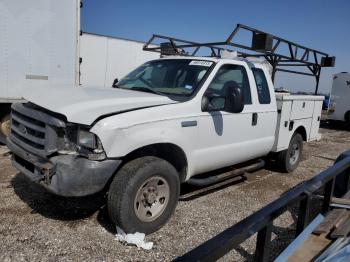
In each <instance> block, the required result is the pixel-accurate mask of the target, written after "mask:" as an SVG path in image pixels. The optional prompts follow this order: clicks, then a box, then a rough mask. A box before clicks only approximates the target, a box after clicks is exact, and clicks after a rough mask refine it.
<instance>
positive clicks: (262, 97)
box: [252, 68, 271, 104]
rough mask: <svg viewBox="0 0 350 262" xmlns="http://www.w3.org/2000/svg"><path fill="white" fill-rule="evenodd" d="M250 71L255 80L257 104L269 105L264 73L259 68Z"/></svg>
mask: <svg viewBox="0 0 350 262" xmlns="http://www.w3.org/2000/svg"><path fill="white" fill-rule="evenodd" d="M252 71H253V75H254V78H255V83H256V88H257V91H258V98H259V103H260V104H270V102H271V97H270V91H269V85H268V84H267V81H266V77H265V74H264V71H263V70H261V69H259V68H253V69H252Z"/></svg>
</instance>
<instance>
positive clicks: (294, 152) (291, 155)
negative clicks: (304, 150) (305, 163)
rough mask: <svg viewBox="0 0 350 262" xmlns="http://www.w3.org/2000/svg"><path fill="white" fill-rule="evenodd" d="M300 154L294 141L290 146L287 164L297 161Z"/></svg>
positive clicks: (298, 147)
mask: <svg viewBox="0 0 350 262" xmlns="http://www.w3.org/2000/svg"><path fill="white" fill-rule="evenodd" d="M299 156H300V146H299V144H298V143H297V142H296V143H294V144H293V145H292V146H291V150H290V152H289V164H290V165H294V164H296V163H297V162H298V160H299Z"/></svg>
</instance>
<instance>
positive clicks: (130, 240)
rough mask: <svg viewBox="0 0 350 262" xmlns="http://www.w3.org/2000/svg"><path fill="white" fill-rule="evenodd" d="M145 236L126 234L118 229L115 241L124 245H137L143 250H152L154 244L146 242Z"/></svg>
mask: <svg viewBox="0 0 350 262" xmlns="http://www.w3.org/2000/svg"><path fill="white" fill-rule="evenodd" d="M145 236H146V235H145V234H144V233H139V232H136V233H134V234H126V233H125V232H124V231H123V229H121V228H120V227H117V234H116V235H115V239H116V240H118V241H119V242H122V243H127V244H132V245H136V246H137V247H139V248H143V249H146V250H151V249H152V247H153V242H146V241H145Z"/></svg>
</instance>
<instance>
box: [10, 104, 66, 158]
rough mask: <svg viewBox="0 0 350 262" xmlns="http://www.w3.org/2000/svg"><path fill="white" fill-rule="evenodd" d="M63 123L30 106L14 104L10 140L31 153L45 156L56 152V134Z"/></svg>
mask: <svg viewBox="0 0 350 262" xmlns="http://www.w3.org/2000/svg"><path fill="white" fill-rule="evenodd" d="M64 126H65V122H64V121H62V120H60V119H58V118H56V117H54V116H52V115H50V114H48V113H47V112H43V111H42V110H40V109H39V108H37V107H35V106H33V105H30V104H14V105H13V106H12V112H11V133H10V139H11V140H13V142H15V143H16V144H18V145H19V146H21V147H23V148H24V149H26V150H28V151H29V152H31V153H34V154H36V155H40V156H47V155H49V154H52V153H54V152H55V151H57V133H58V130H59V128H63V127H64Z"/></svg>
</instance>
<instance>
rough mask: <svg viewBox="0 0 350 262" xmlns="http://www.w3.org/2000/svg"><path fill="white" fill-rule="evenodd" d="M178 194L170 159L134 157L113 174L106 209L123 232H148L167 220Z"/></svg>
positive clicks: (175, 175) (177, 182)
mask: <svg viewBox="0 0 350 262" xmlns="http://www.w3.org/2000/svg"><path fill="white" fill-rule="evenodd" d="M179 194H180V180H179V175H178V173H177V171H176V169H175V168H174V167H173V166H172V165H171V164H170V163H169V162H167V161H165V160H163V159H160V158H157V157H141V158H137V159H135V160H132V161H130V162H128V163H126V164H125V165H124V166H123V167H122V168H121V169H120V170H119V171H118V173H117V174H116V176H115V177H114V179H113V181H112V183H111V185H110V188H109V192H108V199H107V205H108V213H109V216H110V219H111V220H112V222H113V223H115V224H116V225H117V226H119V227H120V228H122V229H123V230H124V231H125V232H127V233H135V232H141V233H145V234H150V233H152V232H155V231H157V230H158V229H159V228H161V227H162V226H163V225H164V224H165V223H166V222H167V221H168V220H169V218H170V217H171V215H172V214H173V212H174V210H175V207H176V205H177V201H178V197H179Z"/></svg>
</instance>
